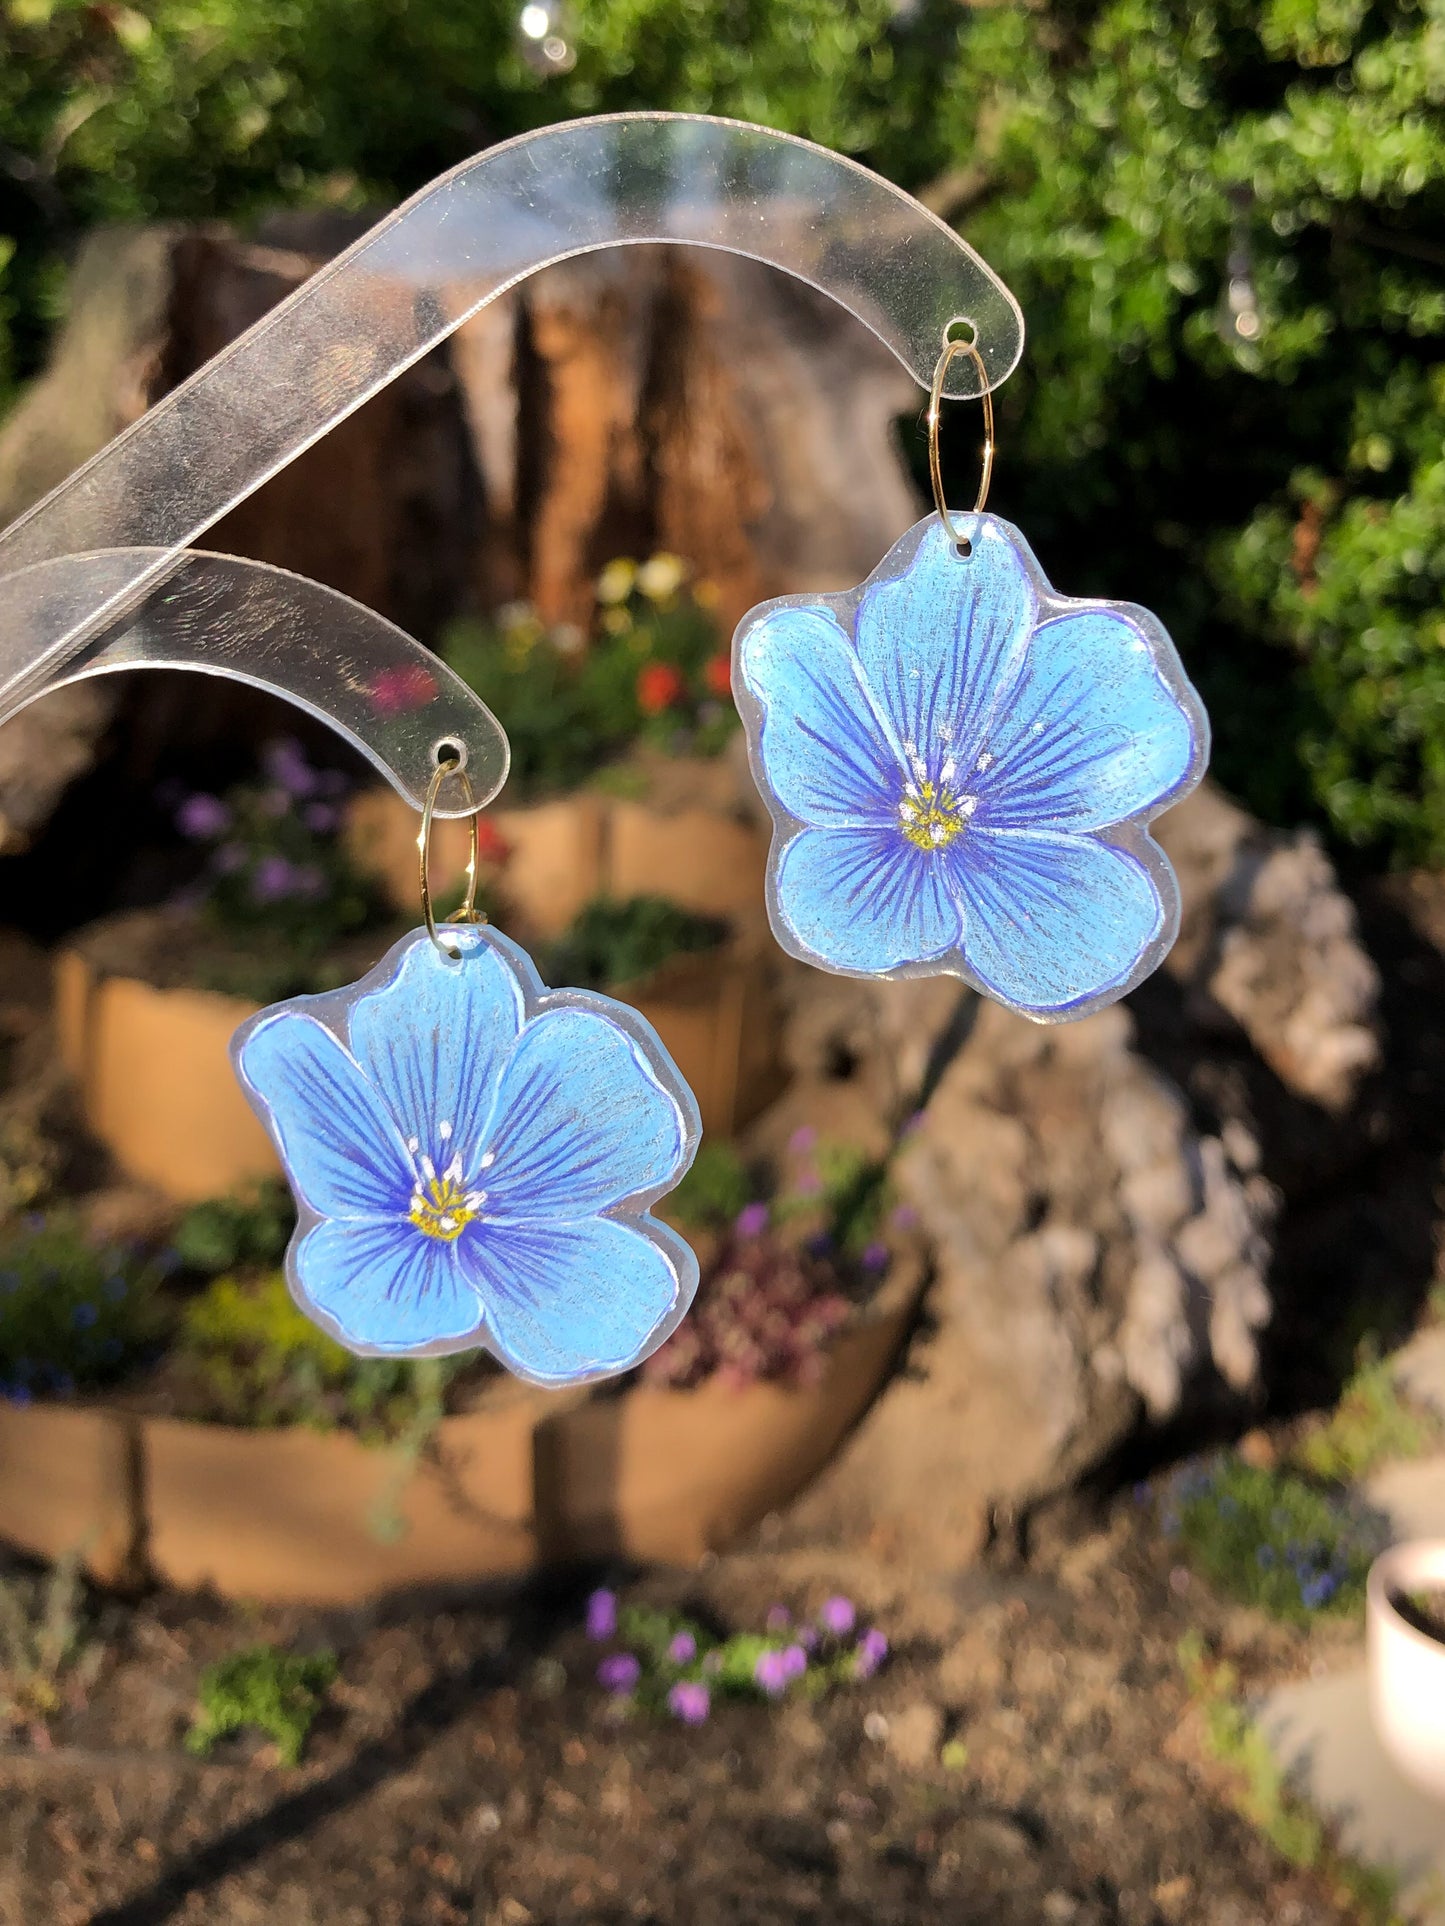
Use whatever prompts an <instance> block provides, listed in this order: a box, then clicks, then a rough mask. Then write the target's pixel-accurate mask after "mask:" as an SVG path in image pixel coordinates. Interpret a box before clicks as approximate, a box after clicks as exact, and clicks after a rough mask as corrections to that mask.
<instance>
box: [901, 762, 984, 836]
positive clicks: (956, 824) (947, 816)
mask: <svg viewBox="0 0 1445 1926" xmlns="http://www.w3.org/2000/svg"><path fill="white" fill-rule="evenodd" d="M977 807H978V798H977V797H976V796H960V795H958V794H957V793H956V792H955V791H954V790H952V789H950V788H949V786H948V784H947V783H946V782H936V783H934V782H928V781H925V780H923V779H922V778H920V779H918V780H916V781H912V782H910V783H908V784H907V786H906V787H905V789H904V792H903V798H902V800H901V801H900V803H899V805H898V827H899V828H900V829H901V830H902V831H903V834H904V835H905V836H906V837H907V838H908V841H909V842H910V843H912V844H914V845H915V847H917V848H918V849H947V847H948V845H949V844H950V843H951V842H952V841H953V839H954V838H955V836H961V835H962V834H963V832H964V830H965V829H967V828H968V823H969V818H970V817H971V816H972V815H973V812H974V810H975V809H977Z"/></svg>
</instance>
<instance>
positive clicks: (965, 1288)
mask: <svg viewBox="0 0 1445 1926" xmlns="http://www.w3.org/2000/svg"><path fill="white" fill-rule="evenodd" d="M893 987H895V986H877V985H853V984H845V983H835V984H831V985H829V986H827V988H826V989H825V990H824V991H822V992H821V993H820V996H819V998H818V1002H819V1003H820V1004H821V1003H822V1002H824V1000H825V999H826V1000H827V1002H828V1005H829V1007H830V1008H831V1009H832V1010H833V1011H834V1012H835V1023H837V1024H839V1025H840V1026H841V1027H845V1028H846V1033H847V1034H848V1035H849V1036H850V1037H851V1038H852V1040H853V1045H852V1047H853V1049H854V1050H855V1051H856V1052H857V1053H858V1060H859V1064H860V1068H859V1070H858V1071H857V1072H856V1074H858V1075H861V1076H863V1077H866V1078H870V1079H874V1080H876V1082H877V1085H878V1088H879V1092H880V1095H881V1093H882V1088H883V1085H884V1084H886V1083H887V1082H888V1081H889V1080H890V1079H896V1078H897V1077H898V1066H899V1062H900V1059H901V1057H902V1054H903V1046H902V1045H901V1044H899V1043H896V1042H894V1041H893V1039H892V1037H891V1035H890V1026H889V1024H888V1023H887V1022H885V1021H883V1020H880V1018H879V1016H878V1015H877V1012H876V1007H875V1006H876V1003H877V1001H878V999H879V998H880V997H881V996H882V995H884V994H885V991H886V990H889V989H892V988H893ZM899 987H904V988H906V990H907V991H908V992H910V993H911V992H913V991H914V990H916V989H917V988H918V987H920V986H915V985H907V986H899ZM932 989H933V993H934V1001H933V1003H932V1004H931V1005H929V1006H925V1005H924V1004H923V1002H922V999H921V998H916V997H915V998H913V999H912V1001H911V1006H910V1009H909V1012H908V1015H909V1021H908V1022H907V1023H906V1024H905V1026H904V1028H905V1030H906V1032H907V1036H908V1043H907V1046H906V1047H907V1049H908V1051H909V1052H911V1054H912V1059H913V1061H914V1063H915V1064H916V1063H917V1062H918V1061H919V1060H920V1059H921V1060H924V1061H927V1060H928V1059H929V1058H930V1055H933V1056H935V1057H936V1055H937V1046H938V1044H939V1041H940V1039H941V1038H942V1037H943V1036H944V1035H945V1034H947V1033H950V1032H951V1033H954V1034H957V1033H958V1032H959V1029H960V1025H959V1022H958V1015H959V1010H960V1007H961V1001H962V1000H963V999H967V998H968V993H967V992H962V991H959V990H957V989H956V988H955V990H954V992H953V1007H952V1009H949V1008H947V1007H945V1005H944V1004H943V1003H942V1001H941V1000H939V999H938V997H937V989H938V986H937V984H936V983H935V984H934V985H933V986H932ZM850 1000H851V1002H850ZM845 1003H848V1004H849V1006H850V1007H849V1008H848V1010H847V1012H846V1015H845V1014H843V1006H844V1004H845ZM968 1015H969V1016H970V1018H971V1019H972V1027H971V1028H970V1029H969V1030H968V1034H967V1037H966V1040H965V1041H964V1042H963V1043H962V1045H961V1047H959V1048H958V1049H957V1051H956V1053H955V1054H954V1055H953V1056H952V1058H951V1059H950V1060H948V1061H947V1063H946V1066H945V1067H943V1068H942V1069H941V1071H940V1072H939V1073H938V1075H937V1080H936V1087H935V1088H934V1089H933V1091H932V1094H931V1095H930V1096H929V1097H928V1099H927V1101H926V1103H925V1104H924V1107H923V1109H922V1111H921V1113H920V1114H919V1115H918V1116H917V1117H916V1118H915V1119H914V1121H913V1122H912V1124H911V1125H910V1127H909V1128H908V1129H907V1131H906V1132H905V1136H904V1140H903V1144H902V1148H901V1149H900V1152H899V1154H898V1156H897V1159H896V1163H895V1175H896V1181H897V1185H898V1188H899V1190H900V1192H901V1194H902V1195H903V1197H904V1198H905V1199H906V1200H907V1201H908V1202H909V1203H910V1204H911V1205H912V1206H913V1208H914V1209H915V1211H916V1212H917V1215H918V1218H919V1221H920V1224H921V1225H922V1228H923V1230H924V1232H925V1233H926V1235H927V1236H928V1238H929V1239H930V1241H931V1242H932V1244H933V1247H934V1250H935V1253H936V1262H937V1279H936V1283H935V1287H934V1292H933V1296H932V1299H931V1305H930V1308H931V1312H932V1326H931V1329H930V1330H929V1331H928V1333H927V1334H926V1335H924V1336H922V1337H920V1338H919V1340H918V1341H917V1342H916V1343H915V1345H914V1347H913V1350H912V1352H911V1354H910V1357H909V1368H908V1370H907V1371H906V1372H905V1374H904V1375H903V1376H902V1377H901V1378H900V1379H899V1380H898V1381H897V1382H896V1383H895V1384H894V1385H893V1386H892V1387H891V1388H890V1389H889V1391H888V1393H887V1394H886V1396H885V1397H884V1398H883V1399H882V1400H881V1401H880V1402H879V1404H878V1405H877V1406H876V1407H875V1409H874V1411H873V1412H872V1414H871V1415H870V1417H869V1418H868V1419H867V1421H866V1422H865V1423H864V1425H863V1427H862V1428H861V1429H860V1431H859V1432H858V1434H857V1435H856V1437H855V1439H854V1440H853V1442H852V1444H851V1445H850V1446H849V1448H848V1449H847V1450H846V1451H845V1453H844V1456H843V1458H842V1459H841V1460H840V1462H839V1463H838V1465H836V1466H835V1467H834V1470H833V1472H832V1473H830V1474H829V1476H828V1478H827V1479H825V1480H824V1482H823V1484H822V1485H821V1486H820V1487H819V1488H818V1489H817V1491H816V1492H815V1494H814V1495H813V1497H812V1498H811V1499H809V1500H807V1501H805V1505H804V1508H803V1511H802V1513H801V1514H800V1517H802V1518H805V1519H810V1520H812V1521H813V1522H814V1523H815V1524H817V1525H819V1526H827V1527H828V1528H835V1527H836V1526H837V1525H838V1523H839V1522H840V1521H842V1520H843V1519H844V1518H845V1517H846V1518H847V1519H848V1520H849V1523H850V1529H858V1528H860V1527H861V1528H863V1529H866V1530H872V1531H883V1532H884V1533H887V1534H891V1535H892V1536H893V1538H894V1539H895V1541H897V1542H898V1543H900V1544H901V1545H907V1546H909V1547H911V1548H912V1549H913V1550H914V1551H915V1552H916V1553H917V1554H918V1555H920V1556H929V1555H932V1554H934V1553H937V1554H938V1555H940V1556H945V1557H947V1558H950V1559H953V1558H958V1557H960V1556H967V1555H968V1554H969V1553H970V1552H971V1551H972V1550H973V1549H975V1548H976V1547H977V1545H978V1544H980V1543H981V1542H982V1540H983V1537H984V1536H985V1534H986V1532H987V1530H988V1528H989V1522H990V1519H991V1517H992V1516H993V1515H994V1514H995V1513H996V1512H998V1511H1000V1510H1002V1511H1009V1510H1012V1509H1016V1508H1017V1507H1019V1506H1022V1505H1026V1504H1028V1503H1030V1502H1032V1501H1033V1500H1035V1499H1038V1498H1040V1497H1042V1496H1045V1495H1046V1494H1048V1493H1049V1492H1051V1491H1054V1490H1057V1489H1059V1488H1060V1487H1061V1486H1063V1485H1065V1484H1067V1483H1068V1482H1070V1481H1071V1480H1072V1479H1074V1478H1075V1477H1077V1476H1078V1475H1080V1474H1081V1473H1082V1472H1083V1471H1084V1470H1086V1469H1087V1468H1088V1467H1089V1466H1091V1465H1092V1464H1094V1463H1096V1462H1097V1461H1098V1460H1099V1459H1100V1458H1101V1457H1102V1456H1103V1455H1104V1454H1105V1453H1106V1452H1108V1451H1109V1450H1110V1449H1111V1448H1112V1447H1113V1446H1114V1445H1116V1444H1117V1443H1118V1442H1119V1441H1120V1440H1121V1439H1122V1438H1123V1437H1124V1436H1125V1435H1126V1434H1127V1433H1128V1432H1129V1431H1130V1430H1131V1429H1132V1428H1133V1427H1134V1426H1135V1425H1136V1424H1137V1423H1138V1422H1139V1421H1140V1418H1141V1416H1142V1415H1143V1414H1144V1413H1146V1412H1147V1413H1148V1414H1149V1415H1150V1416H1152V1417H1155V1418H1164V1417H1167V1416H1168V1415H1170V1414H1171V1413H1172V1412H1174V1411H1176V1410H1177V1409H1178V1408H1179V1406H1180V1404H1181V1402H1182V1400H1183V1397H1184V1395H1185V1391H1186V1387H1187V1385H1188V1384H1189V1382H1190V1380H1191V1379H1198V1378H1199V1377H1200V1376H1201V1375H1203V1374H1206V1373H1208V1372H1210V1371H1214V1372H1217V1373H1218V1374H1219V1375H1220V1376H1222V1377H1223V1378H1224V1379H1225V1380H1226V1381H1227V1383H1229V1384H1230V1385H1233V1386H1235V1387H1244V1386H1247V1385H1248V1384H1250V1383H1251V1382H1252V1380H1253V1377H1254V1374H1255V1372H1256V1369H1257V1353H1256V1346H1255V1335H1256V1333H1257V1331H1258V1330H1259V1328H1260V1327H1261V1325H1262V1324H1263V1323H1264V1322H1265V1321H1266V1320H1267V1318H1268V1314H1269V1295H1268V1290H1267V1287H1266V1284H1265V1275H1264V1274H1265V1270H1266V1267H1267V1264H1268V1258H1269V1227H1270V1223H1271V1220H1272V1217H1273V1214H1274V1210H1275V1198H1274V1195H1273V1192H1272V1191H1271V1190H1270V1188H1269V1186H1268V1185H1267V1184H1266V1183H1265V1182H1264V1181H1263V1180H1262V1179H1261V1178H1260V1177H1259V1176H1258V1175H1257V1174H1248V1175H1247V1174H1245V1173H1244V1172H1243V1171H1241V1170H1240V1168H1239V1167H1238V1164H1237V1163H1236V1162H1235V1159H1234V1156H1231V1153H1230V1152H1229V1151H1228V1150H1226V1148H1225V1146H1224V1144H1223V1142H1222V1141H1221V1140H1220V1139H1218V1138H1214V1137H1205V1138H1201V1137H1200V1136H1199V1135H1198V1134H1197V1133H1196V1131H1195V1130H1194V1128H1193V1127H1192V1125H1191V1123H1190V1121H1189V1114H1188V1110H1187V1107H1186V1106H1185V1104H1184V1102H1183V1100H1182V1098H1181V1097H1180V1094H1179V1092H1178V1091H1177V1090H1175V1089H1174V1088H1173V1087H1172V1086H1171V1085H1170V1084H1169V1083H1168V1082H1167V1081H1166V1080H1165V1079H1164V1078H1163V1077H1162V1076H1161V1075H1160V1074H1159V1072H1158V1071H1156V1070H1155V1069H1154V1068H1153V1067H1152V1066H1151V1065H1149V1064H1148V1063H1146V1062H1145V1061H1144V1060H1143V1059H1142V1058H1141V1057H1140V1056H1139V1055H1138V1053H1137V1050H1136V1049H1135V1047H1134V1041H1133V1026H1132V1023H1131V1020H1130V1018H1129V1016H1128V1015H1127V1013H1126V1012H1124V1011H1123V1010H1120V1009H1113V1010H1108V1011H1104V1012H1102V1013H1100V1014H1099V1015H1097V1016H1094V1017H1090V1018H1088V1019H1086V1020H1085V1021H1083V1022H1081V1023H1077V1024H1069V1025H1057V1026H1039V1025H1035V1024H1032V1023H1029V1022H1027V1021H1025V1020H1024V1019H1022V1018H1020V1017H1016V1016H1014V1015H1012V1014H1011V1013H1010V1012H1008V1011H1006V1010H1003V1009H1000V1008H999V1007H998V1006H996V1005H994V1004H987V1003H984V1004H979V1005H976V1006H975V1005H973V1004H972V1003H971V1002H970V1003H969V1004H968ZM800 1027H802V1026H800ZM826 1034H827V1033H826V1030H825V1027H824V1020H823V1016H822V1013H821V1012H820V1010H819V1008H818V1007H817V1005H814V1006H813V1007H812V1008H811V1009H810V1010H809V1012H808V1016H807V1019H806V1028H805V1032H804V1036H803V1038H802V1041H803V1042H804V1043H805V1045H806V1050H807V1057H808V1064H809V1068H810V1069H812V1070H814V1071H815V1072H816V1071H817V1070H818V1068H819V1067H820V1064H821V1062H822V1059H823V1057H824V1056H825V1055H826V1042H825V1039H826ZM834 1034H835V1035H836V1034H837V1031H836V1029H835V1031H834ZM930 1039H932V1042H933V1045H934V1049H933V1051H932V1052H931V1051H930V1048H929V1045H930ZM798 1040H799V1039H798V1038H797V1035H796V1033H795V1039H794V1041H795V1043H796V1042H797V1041H798ZM898 1101H899V1106H900V1107H904V1106H905V1104H906V1099H901V1098H900V1099H899V1100H898ZM1234 1152H1235V1156H1238V1155H1241V1154H1243V1155H1244V1156H1245V1160H1246V1161H1251V1160H1252V1159H1253V1146H1252V1145H1250V1146H1245V1145H1244V1144H1243V1143H1242V1139H1241V1134H1240V1131H1239V1130H1236V1132H1235V1133H1234ZM1253 1160H1254V1161H1257V1159H1253ZM945 1548H946V1549H945Z"/></svg>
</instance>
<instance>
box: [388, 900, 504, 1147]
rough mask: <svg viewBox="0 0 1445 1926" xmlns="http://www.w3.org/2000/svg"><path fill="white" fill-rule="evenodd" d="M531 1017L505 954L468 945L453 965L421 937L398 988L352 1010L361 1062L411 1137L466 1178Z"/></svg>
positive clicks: (406, 960)
mask: <svg viewBox="0 0 1445 1926" xmlns="http://www.w3.org/2000/svg"><path fill="white" fill-rule="evenodd" d="M523 1008H524V1006H523V1000H522V991H521V988H520V986H519V984H518V982H517V978H516V974H515V972H514V971H513V970H512V968H511V966H510V965H509V964H508V963H507V962H506V961H505V959H504V958H503V957H502V956H500V955H499V954H498V953H497V951H496V950H494V949H492V948H491V947H490V946H488V945H487V944H485V943H480V942H478V943H475V944H472V945H468V946H467V947H466V948H465V950H464V953H463V955H462V959H461V961H460V962H458V963H453V962H451V961H450V960H449V959H448V958H446V957H444V956H443V955H442V954H441V952H440V950H438V948H437V946H436V944H435V943H433V942H432V941H431V939H430V937H428V936H427V935H426V933H425V931H418V933H417V935H416V937H415V938H414V939H413V941H412V944H411V947H410V949H408V950H407V951H406V953H405V955H404V956H403V958H402V961H401V967H400V968H399V969H398V970H397V972H396V974H395V976H394V977H393V978H392V979H391V981H390V983H388V984H387V985H386V987H385V988H384V989H380V990H374V991H372V992H370V993H369V994H368V995H366V996H364V997H362V998H361V999H360V1000H359V1001H358V1002H357V1004H356V1006H355V1008H354V1009H353V1011H352V1014H351V1048H352V1051H353V1052H354V1054H355V1056H356V1060H357V1062H358V1063H359V1064H360V1065H361V1067H362V1069H363V1070H364V1071H365V1072H366V1074H367V1075H368V1076H369V1077H370V1079H371V1081H372V1083H373V1084H374V1085H375V1086H376V1088H377V1090H378V1091H380V1093H381V1095H382V1096H383V1097H384V1098H385V1100H386V1102H387V1103H388V1104H389V1105H390V1107H391V1110H392V1114H393V1115H394V1116H395V1118H396V1120H397V1123H398V1124H399V1125H400V1128H401V1133H402V1135H403V1137H405V1138H408V1139H410V1138H415V1139H416V1140H417V1144H418V1149H419V1151H420V1152H424V1153H426V1154H428V1155H429V1156H430V1157H431V1158H432V1159H433V1160H434V1162H435V1163H436V1164H437V1165H438V1166H439V1167H440V1166H443V1165H445V1164H446V1163H449V1162H450V1161H451V1158H452V1156H453V1155H455V1154H458V1153H460V1155H461V1159H462V1165H463V1169H464V1170H465V1171H467V1172H468V1173H470V1171H471V1170H472V1169H473V1168H474V1167H475V1160H476V1158H477V1156H478V1155H479V1154H480V1151H481V1139H482V1133H483V1132H484V1130H485V1129H486V1127H487V1123H488V1121H489V1119H490V1117H491V1113H492V1103H493V1100H494V1098H495V1096H496V1090H497V1084H498V1082H499V1081H500V1078H501V1074H502V1065H503V1063H504V1062H505V1060H506V1055H507V1052H508V1051H509V1050H510V1049H511V1047H512V1045H513V1044H514V1043H515V1042H516V1040H517V1036H518V1034H519V1032H520V1031H521V1028H522V1017H523ZM443 1124H449V1125H450V1126H451V1128H450V1130H449V1131H447V1132H446V1133H445V1135H443V1133H442V1131H441V1126H442V1125H443Z"/></svg>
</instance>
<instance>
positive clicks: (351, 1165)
mask: <svg viewBox="0 0 1445 1926" xmlns="http://www.w3.org/2000/svg"><path fill="white" fill-rule="evenodd" d="M236 1062H237V1067H238V1069H239V1070H240V1073H241V1075H242V1077H243V1078H244V1079H245V1081H246V1082H247V1083H248V1084H249V1085H250V1086H251V1088H252V1089H253V1090H255V1091H256V1093H257V1094H258V1096H259V1097H260V1098H261V1100H262V1102H263V1103H264V1104H265V1106H266V1111H267V1115H268V1119H269V1122H270V1125H271V1130H272V1133H273V1135H274V1136H275V1138H276V1145H277V1149H278V1150H279V1152H280V1155H281V1161H282V1163H283V1164H284V1165H285V1166H286V1170H287V1173H288V1175H289V1176H290V1178H291V1184H292V1188H293V1189H294V1190H295V1191H296V1194H297V1196H298V1197H299V1198H301V1199H302V1201H303V1202H304V1203H307V1204H309V1205H310V1206H311V1208H312V1210H314V1211H315V1212H316V1213H317V1215H318V1216H321V1217H378V1216H384V1215H387V1214H389V1213H391V1212H394V1211H396V1210H398V1209H401V1210H403V1211H404V1210H405V1209H406V1201H407V1199H408V1198H409V1197H410V1195H411V1189H412V1180H413V1171H412V1162H411V1158H410V1157H409V1156H408V1155H407V1149H406V1145H405V1144H404V1143H403V1142H402V1139H401V1133H400V1132H399V1131H398V1129H397V1127H396V1124H395V1122H394V1120H393V1119H392V1117H391V1115H390V1114H389V1112H388V1111H387V1109H386V1108H385V1106H384V1105H383V1103H382V1102H381V1099H380V1098H379V1097H378V1096H377V1094H376V1092H375V1091H374V1090H373V1089H372V1087H371V1085H370V1084H369V1083H368V1082H367V1080H366V1078H365V1077H364V1076H363V1075H362V1072H361V1070H360V1068H359V1066H358V1065H357V1064H356V1063H355V1062H354V1061H353V1060H352V1058H351V1057H349V1056H348V1055H347V1053H346V1051H345V1050H344V1049H342V1047H341V1045H340V1044H339V1043H338V1042H337V1040H336V1038H335V1037H334V1036H333V1035H332V1034H331V1032H330V1031H329V1030H328V1029H326V1028H325V1026H324V1025H322V1024H320V1023H318V1022H317V1021H316V1019H315V1017H312V1016H306V1015H303V1014H302V1013H301V1012H300V1011H297V1010H288V1009H286V1008H284V1007H282V1008H281V1009H279V1010H277V1011H276V1012H275V1014H274V1015H266V1016H263V1017H262V1018H261V1019H260V1021H259V1022H257V1023H256V1024H255V1026H254V1027H253V1028H252V1029H251V1030H250V1031H249V1032H247V1033H246V1034H245V1035H244V1037H243V1039H242V1042H241V1045H240V1048H239V1050H238V1052H237V1056H236Z"/></svg>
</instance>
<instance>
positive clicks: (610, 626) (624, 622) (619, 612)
mask: <svg viewBox="0 0 1445 1926" xmlns="http://www.w3.org/2000/svg"><path fill="white" fill-rule="evenodd" d="M602 626H603V628H604V629H606V631H607V633H608V634H609V635H626V633H627V631H628V630H629V629H630V628H631V627H632V617H631V616H630V615H629V614H628V613H627V610H626V609H608V610H607V611H606V613H605V614H604V615H603V617H602Z"/></svg>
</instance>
